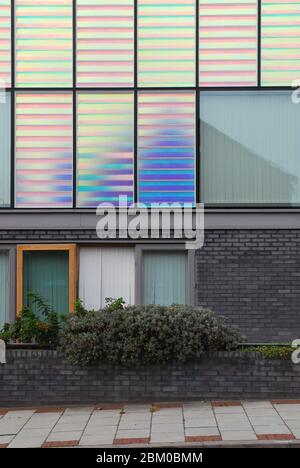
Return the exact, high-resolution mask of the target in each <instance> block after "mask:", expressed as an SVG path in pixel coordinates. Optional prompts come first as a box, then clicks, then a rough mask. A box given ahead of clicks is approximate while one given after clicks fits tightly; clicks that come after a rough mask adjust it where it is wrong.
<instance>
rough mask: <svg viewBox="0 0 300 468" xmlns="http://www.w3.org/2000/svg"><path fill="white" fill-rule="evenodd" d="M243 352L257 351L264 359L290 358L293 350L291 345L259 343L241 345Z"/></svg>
mask: <svg viewBox="0 0 300 468" xmlns="http://www.w3.org/2000/svg"><path fill="white" fill-rule="evenodd" d="M242 351H243V352H244V353H259V354H260V355H261V356H262V357H263V358H264V359H280V360H290V359H291V355H292V353H293V352H294V351H295V348H293V347H292V346H291V345H289V344H286V345H275V344H274V345H272V344H270V345H259V346H247V347H243V348H242Z"/></svg>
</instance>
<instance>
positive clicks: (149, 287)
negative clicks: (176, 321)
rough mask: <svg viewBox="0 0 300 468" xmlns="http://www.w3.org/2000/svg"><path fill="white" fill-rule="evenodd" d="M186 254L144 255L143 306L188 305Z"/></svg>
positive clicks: (161, 253) (158, 253) (156, 253)
mask: <svg viewBox="0 0 300 468" xmlns="http://www.w3.org/2000/svg"><path fill="white" fill-rule="evenodd" d="M186 285H187V256H186V253H185V252H146V253H144V255H143V304H159V305H165V306H168V305H171V304H186V302H187V297H186V296H187V294H186V289H187V288H186Z"/></svg>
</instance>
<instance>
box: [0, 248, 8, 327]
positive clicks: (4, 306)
mask: <svg viewBox="0 0 300 468" xmlns="http://www.w3.org/2000/svg"><path fill="white" fill-rule="evenodd" d="M9 294H10V284H9V251H8V250H0V330H1V329H2V327H3V325H4V323H6V322H9V315H10V314H9V308H10V304H9Z"/></svg>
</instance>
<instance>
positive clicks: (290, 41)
mask: <svg viewBox="0 0 300 468" xmlns="http://www.w3.org/2000/svg"><path fill="white" fill-rule="evenodd" d="M261 45H262V49H261V60H262V62H261V82H262V85H263V86H292V81H293V80H297V79H298V80H299V79H300V1H295V0H286V1H278V0H272V1H270V0H262V39H261Z"/></svg>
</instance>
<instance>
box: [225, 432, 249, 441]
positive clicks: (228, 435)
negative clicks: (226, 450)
mask: <svg viewBox="0 0 300 468" xmlns="http://www.w3.org/2000/svg"><path fill="white" fill-rule="evenodd" d="M221 437H222V439H223V440H232V441H243V440H257V437H256V435H255V433H254V432H253V431H221Z"/></svg>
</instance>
